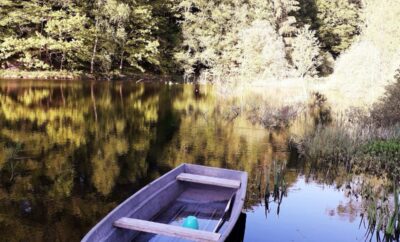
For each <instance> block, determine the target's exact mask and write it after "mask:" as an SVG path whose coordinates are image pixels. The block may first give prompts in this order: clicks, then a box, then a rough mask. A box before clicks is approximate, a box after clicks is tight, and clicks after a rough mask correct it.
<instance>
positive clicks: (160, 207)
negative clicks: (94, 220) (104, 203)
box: [82, 164, 247, 242]
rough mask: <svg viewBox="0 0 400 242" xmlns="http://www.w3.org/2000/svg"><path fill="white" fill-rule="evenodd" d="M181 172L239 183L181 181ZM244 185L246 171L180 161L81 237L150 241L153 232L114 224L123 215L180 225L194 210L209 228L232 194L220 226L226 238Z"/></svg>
mask: <svg viewBox="0 0 400 242" xmlns="http://www.w3.org/2000/svg"><path fill="white" fill-rule="evenodd" d="M181 174H193V176H194V177H196V176H199V177H202V176H207V177H210V179H207V180H209V182H210V183H213V182H218V179H227V180H228V179H229V180H232V181H239V182H240V183H239V184H240V187H238V188H233V187H223V185H219V186H217V185H213V184H196V183H193V182H190V181H180V180H178V179H177V178H178V176H179V175H181ZM214 178H215V179H214ZM207 180H206V183H207ZM246 187H247V173H246V172H241V171H235V170H227V169H221V168H212V167H206V166H199V165H192V164H182V165H180V166H178V167H177V168H175V169H173V170H172V171H170V172H168V173H166V174H165V175H163V176H161V177H160V178H158V179H157V180H155V181H153V182H151V183H150V184H148V185H147V186H145V187H143V188H142V189H141V190H140V191H138V192H137V193H135V194H134V195H132V196H131V197H129V198H128V199H126V200H125V201H124V202H123V203H121V204H120V205H119V206H118V207H116V208H115V209H114V210H112V211H111V212H110V213H109V214H108V215H107V216H106V217H104V218H103V219H102V220H101V221H100V222H99V223H98V224H97V225H96V226H95V227H93V228H92V229H91V230H90V231H89V233H88V234H87V235H86V236H85V237H84V238H83V239H82V241H83V242H89V241H113V242H114V241H150V240H151V239H152V238H153V236H154V235H153V234H146V233H143V232H140V231H135V230H128V229H122V228H118V227H116V226H114V225H113V224H114V222H115V221H117V220H118V219H120V218H123V217H125V218H134V219H140V220H147V221H156V222H159V223H163V224H172V225H176V226H179V223H180V222H181V221H182V218H183V217H185V216H187V215H193V214H197V216H198V219H199V221H200V230H206V231H212V230H213V225H214V224H215V223H216V221H217V220H218V219H219V218H220V217H221V216H222V215H223V212H224V211H223V210H224V207H225V204H226V203H227V202H228V200H229V198H230V197H232V194H234V195H235V199H234V203H233V205H232V210H231V212H230V217H229V220H227V221H226V222H225V223H224V224H223V226H222V227H221V229H220V230H219V233H220V237H219V239H218V241H225V240H226V238H227V237H228V235H229V234H230V233H231V231H232V229H233V227H234V226H235V223H236V221H237V220H238V218H239V216H240V213H241V211H242V208H243V205H244V199H245V196H246ZM182 208H184V209H182ZM203 222H204V223H203ZM175 241H176V240H175ZM182 241H187V240H182ZM200 241H201V240H200Z"/></svg>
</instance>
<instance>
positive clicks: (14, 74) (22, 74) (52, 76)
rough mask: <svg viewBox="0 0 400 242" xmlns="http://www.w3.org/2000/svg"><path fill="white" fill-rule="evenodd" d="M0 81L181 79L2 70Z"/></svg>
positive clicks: (155, 75)
mask: <svg viewBox="0 0 400 242" xmlns="http://www.w3.org/2000/svg"><path fill="white" fill-rule="evenodd" d="M0 79H3V80H17V79H26V80H71V81H72V80H74V81H82V80H89V81H90V80H93V81H97V80H98V81H103V80H108V81H110V80H118V81H121V80H135V81H136V82H138V83H139V82H168V81H180V78H179V77H175V76H169V75H157V74H147V73H146V74H144V73H129V74H119V73H110V74H90V73H84V72H80V71H21V70H0Z"/></svg>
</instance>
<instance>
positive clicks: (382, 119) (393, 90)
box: [371, 72, 400, 126]
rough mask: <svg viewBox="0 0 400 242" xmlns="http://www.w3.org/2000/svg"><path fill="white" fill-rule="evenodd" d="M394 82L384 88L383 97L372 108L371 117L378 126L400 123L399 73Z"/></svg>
mask: <svg viewBox="0 0 400 242" xmlns="http://www.w3.org/2000/svg"><path fill="white" fill-rule="evenodd" d="M396 80H397V81H396V82H395V83H394V84H392V85H389V86H388V87H386V93H385V96H384V97H383V98H382V99H381V100H380V101H379V102H378V103H376V104H375V105H374V106H373V109H372V112H371V115H372V118H373V120H374V121H375V122H376V123H377V124H378V125H379V126H391V125H395V124H397V123H400V72H399V73H398V74H397V75H396Z"/></svg>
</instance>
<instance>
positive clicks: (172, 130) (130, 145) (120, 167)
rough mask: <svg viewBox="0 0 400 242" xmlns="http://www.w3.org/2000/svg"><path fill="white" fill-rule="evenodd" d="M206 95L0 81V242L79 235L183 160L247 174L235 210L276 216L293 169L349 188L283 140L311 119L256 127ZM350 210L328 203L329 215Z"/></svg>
mask: <svg viewBox="0 0 400 242" xmlns="http://www.w3.org/2000/svg"><path fill="white" fill-rule="evenodd" d="M216 95H217V94H216V93H215V92H214V91H213V90H212V89H211V87H207V86H195V85H177V86H166V85H165V86H163V85H131V84H129V83H125V84H121V83H101V84H99V83H98V84H90V83H88V84H82V83H68V84H66V83H58V84H54V83H51V84H50V83H45V82H44V83H42V82H38V83H30V82H21V83H20V84H18V85H16V84H13V83H9V84H8V85H7V83H6V84H1V85H0V110H1V111H0V147H2V148H1V149H0V231H1V233H2V235H3V237H2V239H4V240H6V241H21V240H27V239H29V241H67V240H68V241H78V240H79V239H80V237H81V236H82V235H83V234H85V233H86V232H87V230H88V229H89V228H90V227H91V226H93V225H94V224H95V223H96V222H97V221H98V220H99V219H100V218H102V217H103V216H104V215H105V214H106V213H107V212H108V211H110V210H111V209H112V208H113V207H115V206H116V204H118V203H119V202H121V201H122V200H123V199H125V198H126V197H128V196H129V195H131V194H132V193H133V192H134V191H135V190H137V189H139V188H141V187H142V186H144V185H145V184H147V183H148V182H149V181H151V180H153V179H156V178H157V177H159V176H160V175H161V174H163V173H165V172H167V171H169V170H170V169H172V168H174V167H176V166H177V165H179V164H181V163H183V162H187V163H196V164H203V165H209V166H215V167H226V168H232V169H240V170H245V171H247V172H248V173H249V184H248V192H247V199H246V204H245V206H246V208H247V209H251V208H252V207H253V206H255V205H260V204H261V205H264V206H265V208H266V213H267V214H268V212H278V213H279V208H280V204H281V203H284V199H285V196H286V195H287V188H288V187H290V186H291V185H292V184H293V183H294V182H295V181H296V179H297V176H298V172H300V173H302V174H303V175H304V176H305V177H306V179H309V180H311V179H312V180H314V181H317V182H321V183H323V184H335V185H336V186H338V187H344V188H346V187H347V186H348V185H351V189H352V193H351V194H356V192H357V194H360V191H359V190H360V189H359V190H357V189H356V187H361V186H356V185H354V179H353V178H352V175H351V174H349V173H348V170H346V169H345V168H344V167H342V166H338V165H333V164H329V163H312V162H308V161H302V160H298V159H297V154H296V151H295V150H291V149H290V148H289V145H288V144H289V141H290V139H291V137H293V136H295V135H297V136H301V135H303V134H304V133H305V132H307V130H310V129H313V127H314V125H315V122H314V119H313V118H309V119H308V118H307V117H305V116H299V118H297V119H296V120H293V121H292V122H291V124H290V125H288V126H287V127H286V126H285V127H282V128H280V129H265V128H264V127H262V126H261V125H259V126H258V125H254V124H252V122H251V120H250V121H249V120H248V118H247V117H246V115H240V110H239V107H238V106H237V105H234V103H232V102H233V101H232V100H223V99H222V100H221V99H220V98H218V96H216ZM352 179H353V180H352ZM353 190H354V191H353ZM271 203H276V204H277V208H278V210H277V211H271V210H270V207H271V206H269V205H270V204H271ZM371 204H372V203H371ZM371 206H372V205H371ZM354 211H355V209H353V208H352V204H339V205H338V208H337V209H336V210H335V213H339V214H340V213H343V214H346V213H350V214H354V213H355V212H354ZM343 216H345V215H343Z"/></svg>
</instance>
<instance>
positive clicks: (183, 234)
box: [114, 218, 221, 242]
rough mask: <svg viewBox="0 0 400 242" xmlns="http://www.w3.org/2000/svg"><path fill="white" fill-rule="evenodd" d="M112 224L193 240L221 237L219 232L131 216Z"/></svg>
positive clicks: (213, 239)
mask: <svg viewBox="0 0 400 242" xmlns="http://www.w3.org/2000/svg"><path fill="white" fill-rule="evenodd" d="M114 226H115V227H118V228H124V229H130V230H136V231H141V232H147V233H152V234H160V235H166V236H171V237H178V238H183V239H189V240H194V241H207V242H210V241H218V240H219V238H220V237H221V234H218V233H213V232H209V231H204V230H195V229H189V228H184V227H179V226H174V225H169V224H162V223H156V222H151V221H146V220H140V219H133V218H120V219H118V220H117V221H115V222H114Z"/></svg>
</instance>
